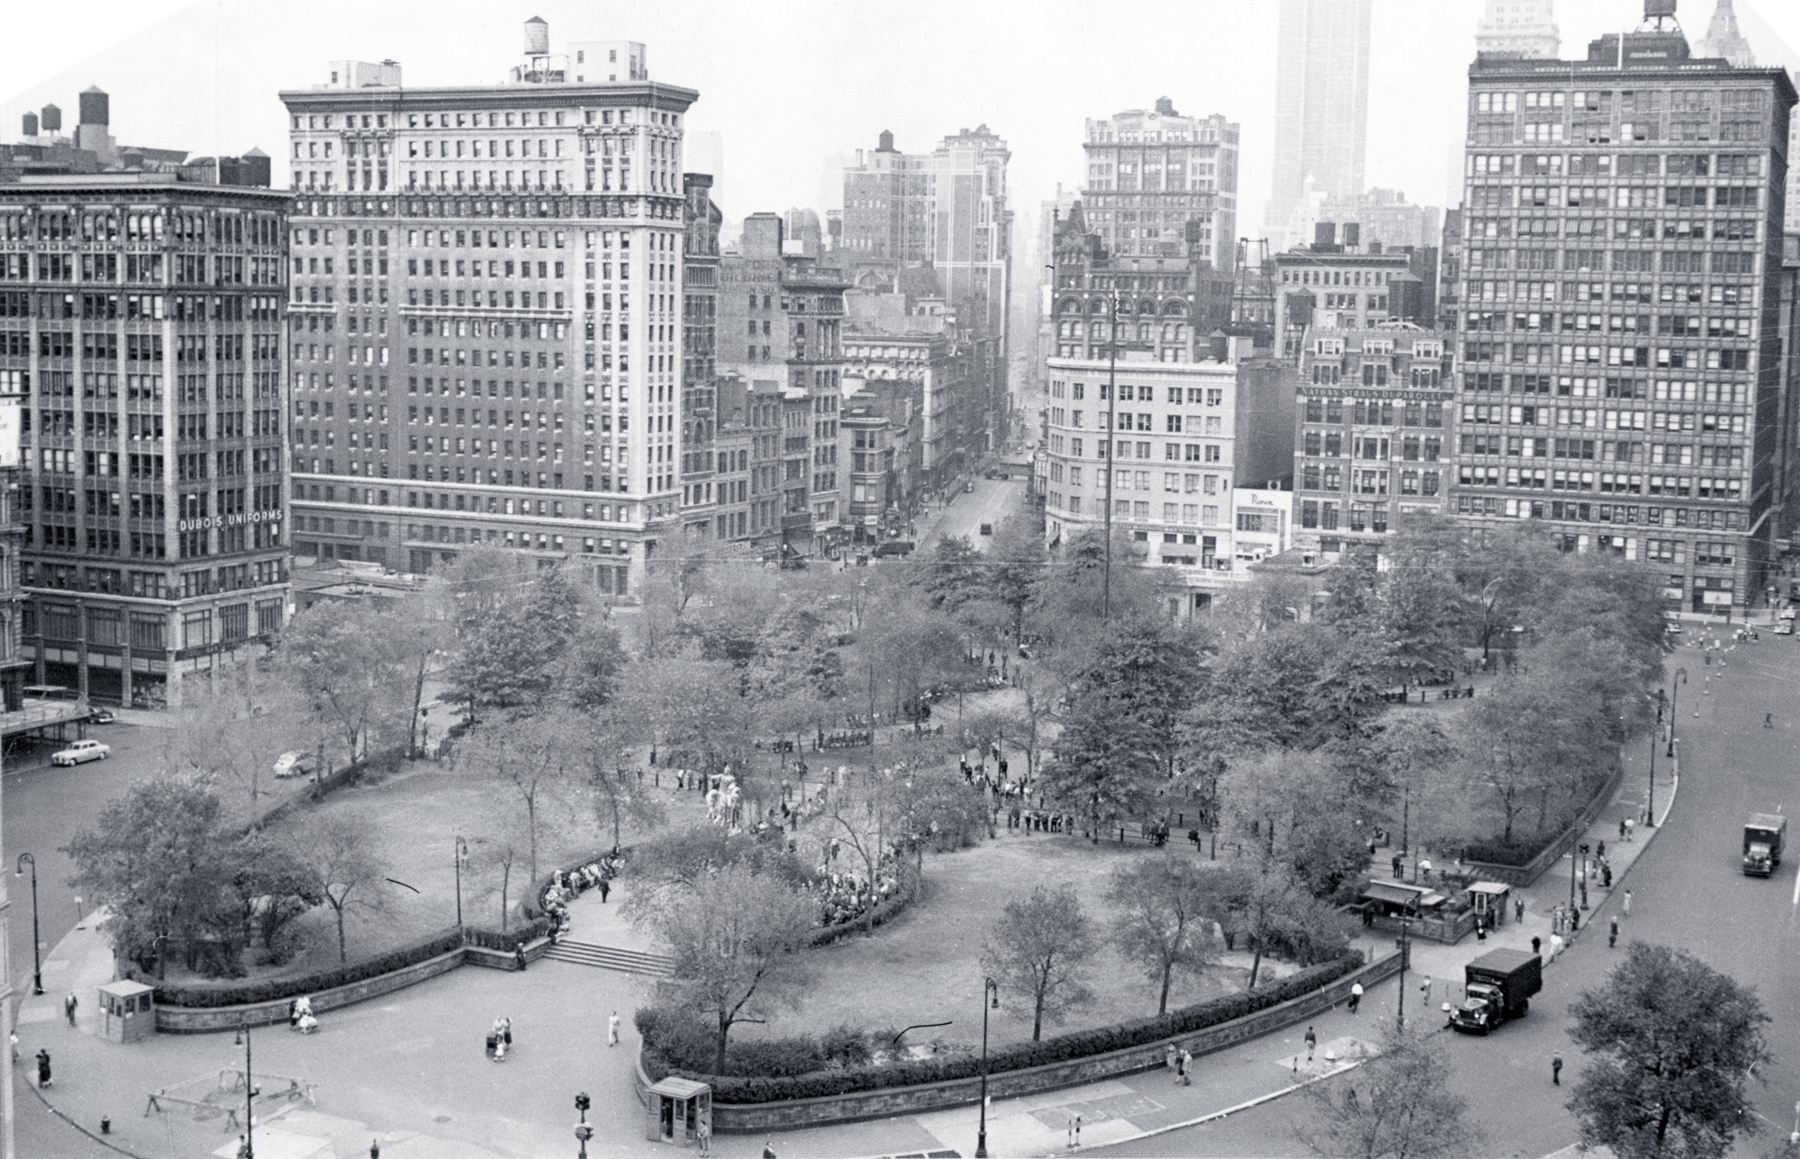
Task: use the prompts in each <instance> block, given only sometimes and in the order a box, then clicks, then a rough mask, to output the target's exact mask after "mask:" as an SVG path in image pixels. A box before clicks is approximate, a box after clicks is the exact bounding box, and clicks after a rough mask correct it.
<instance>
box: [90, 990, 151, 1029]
mask: <svg viewBox="0 0 1800 1159" xmlns="http://www.w3.org/2000/svg"><path fill="white" fill-rule="evenodd" d="M154 993H155V991H153V990H151V988H150V987H148V986H146V985H144V984H143V983H142V982H108V983H107V984H106V985H104V986H102V987H100V1037H101V1038H104V1039H106V1041H108V1042H121V1043H123V1042H136V1041H137V1040H138V1039H140V1038H149V1037H150V1036H151V1035H152V1034H155V1033H156V1005H155V1001H154V999H153V995H154Z"/></svg>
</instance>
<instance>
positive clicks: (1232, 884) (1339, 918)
mask: <svg viewBox="0 0 1800 1159" xmlns="http://www.w3.org/2000/svg"><path fill="white" fill-rule="evenodd" d="M1214 872H1216V873H1229V874H1231V875H1232V877H1230V878H1228V879H1226V880H1225V881H1223V882H1221V883H1220V885H1219V889H1220V891H1221V892H1222V893H1224V894H1225V896H1226V897H1227V898H1229V906H1230V912H1231V922H1230V924H1229V925H1228V926H1227V930H1228V932H1229V933H1230V934H1231V935H1232V936H1233V937H1235V935H1236V934H1243V935H1245V936H1246V937H1248V938H1249V940H1250V950H1251V958H1250V980H1249V982H1248V983H1247V988H1248V989H1251V990H1254V989H1256V982H1257V978H1258V977H1259V976H1260V975H1261V973H1262V961H1263V958H1264V957H1265V956H1274V957H1281V958H1286V959H1287V960H1289V961H1292V962H1297V963H1299V964H1300V965H1302V966H1310V965H1313V964H1314V963H1317V962H1324V961H1329V960H1330V959H1332V958H1335V957H1337V956H1338V955H1339V954H1342V953H1343V952H1344V950H1345V948H1346V947H1347V946H1349V944H1350V929H1349V923H1348V922H1347V920H1346V919H1345V918H1344V916H1343V914H1341V913H1339V912H1338V910H1337V907H1335V906H1334V905H1332V904H1331V903H1330V902H1329V901H1326V900H1324V899H1322V898H1318V897H1315V896H1313V893H1312V890H1311V889H1309V888H1308V887H1307V884H1306V882H1305V880H1304V879H1302V878H1301V877H1300V876H1299V875H1298V874H1296V873H1295V872H1294V871H1293V870H1292V869H1290V868H1289V867H1288V866H1286V865H1283V864H1281V863H1279V862H1275V861H1265V862H1264V863H1263V866H1262V868H1261V870H1260V871H1255V870H1244V869H1227V870H1215V871H1214Z"/></svg>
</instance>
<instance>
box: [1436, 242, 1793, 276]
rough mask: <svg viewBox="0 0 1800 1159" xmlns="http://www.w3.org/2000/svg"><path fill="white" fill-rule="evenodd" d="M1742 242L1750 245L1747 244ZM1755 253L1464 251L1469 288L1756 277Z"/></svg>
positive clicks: (1754, 250) (1567, 250) (1736, 251)
mask: <svg viewBox="0 0 1800 1159" xmlns="http://www.w3.org/2000/svg"><path fill="white" fill-rule="evenodd" d="M1745 240H1746V241H1749V240H1754V239H1753V238H1746V239H1745ZM1761 256H1762V255H1761V253H1760V251H1758V250H1756V249H1755V248H1748V249H1743V250H1701V249H1692V250H1650V249H1623V250H1612V249H1505V248H1499V249H1494V248H1471V249H1468V250H1465V251H1464V255H1463V257H1464V261H1465V263H1466V265H1467V267H1468V274H1467V277H1468V280H1469V281H1470V282H1471V283H1474V282H1478V281H1480V280H1481V278H1482V275H1483V274H1485V273H1487V272H1489V271H1504V270H1521V271H1530V270H1543V271H1545V272H1546V273H1548V272H1551V271H1556V270H1561V271H1564V272H1567V273H1576V272H1579V273H1584V274H1585V273H1595V274H1603V273H1608V272H1611V273H1618V274H1653V273H1664V274H1705V273H1713V274H1754V273H1755V272H1756V269H1757V259H1758V258H1760V257H1761Z"/></svg>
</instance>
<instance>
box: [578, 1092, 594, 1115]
mask: <svg viewBox="0 0 1800 1159" xmlns="http://www.w3.org/2000/svg"><path fill="white" fill-rule="evenodd" d="M593 1105H594V1100H592V1099H590V1098H588V1097H587V1092H586V1091H583V1092H582V1093H581V1094H578V1095H576V1096H575V1109H576V1110H578V1111H580V1112H581V1113H582V1114H584V1115H585V1114H587V1113H588V1108H589V1107H591V1106H593Z"/></svg>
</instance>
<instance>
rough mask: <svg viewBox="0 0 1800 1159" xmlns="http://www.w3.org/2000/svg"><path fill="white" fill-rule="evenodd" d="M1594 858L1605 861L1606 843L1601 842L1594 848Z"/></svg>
mask: <svg viewBox="0 0 1800 1159" xmlns="http://www.w3.org/2000/svg"><path fill="white" fill-rule="evenodd" d="M1594 856H1595V857H1598V858H1599V859H1600V860H1601V861H1605V860H1606V842H1604V841H1602V842H1601V843H1600V844H1599V845H1597V846H1595V847H1594Z"/></svg>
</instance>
